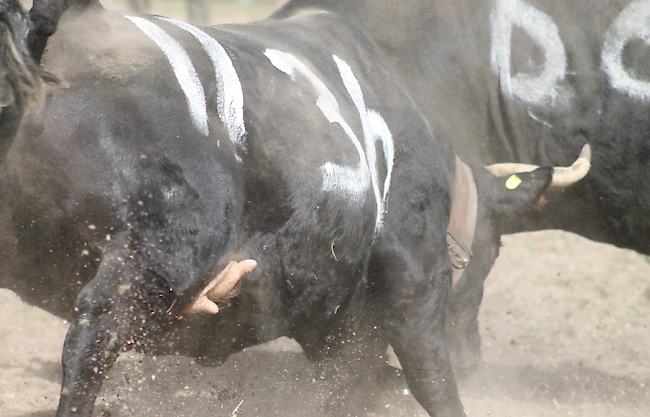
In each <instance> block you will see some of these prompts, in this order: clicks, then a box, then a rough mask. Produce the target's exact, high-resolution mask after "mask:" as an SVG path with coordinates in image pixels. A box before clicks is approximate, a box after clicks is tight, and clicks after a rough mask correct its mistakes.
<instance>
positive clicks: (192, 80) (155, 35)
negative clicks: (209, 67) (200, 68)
mask: <svg viewBox="0 0 650 417" xmlns="http://www.w3.org/2000/svg"><path fill="white" fill-rule="evenodd" d="M125 17H126V18H127V19H129V20H130V21H131V22H133V24H134V25H136V26H137V27H138V28H139V29H140V30H141V31H142V32H144V34H145V35H147V36H148V37H149V38H150V39H151V40H152V41H153V42H154V43H155V44H156V45H158V47H159V48H160V49H161V50H162V52H163V53H164V54H165V56H166V57H167V60H168V61H169V64H170V65H171V67H172V69H173V71H174V74H175V75H176V79H177V80H178V84H179V85H180V86H181V89H182V90H183V93H184V94H185V98H186V100H187V105H188V108H189V112H190V117H191V118H192V123H193V124H194V127H196V128H197V129H198V130H199V131H200V132H201V133H203V134H204V135H206V136H207V135H208V134H209V133H210V131H209V128H208V112H207V105H206V100H205V92H204V91H203V86H202V85H201V81H200V80H199V76H198V75H197V73H196V69H195V68H194V65H192V61H191V60H190V57H189V55H188V54H187V52H186V51H185V49H183V47H182V46H181V45H180V44H179V43H178V42H176V41H175V40H174V39H173V38H172V37H171V36H169V35H168V34H167V33H166V32H165V31H163V30H162V29H160V28H159V27H158V26H156V25H154V24H153V23H151V22H149V21H148V20H145V19H143V18H141V17H136V16H125Z"/></svg>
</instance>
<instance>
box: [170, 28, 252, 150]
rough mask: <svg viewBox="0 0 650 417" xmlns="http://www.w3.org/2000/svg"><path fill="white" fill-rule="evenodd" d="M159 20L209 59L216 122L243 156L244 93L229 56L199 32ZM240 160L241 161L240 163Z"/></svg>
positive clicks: (244, 134)
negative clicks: (188, 37) (188, 36)
mask: <svg viewBox="0 0 650 417" xmlns="http://www.w3.org/2000/svg"><path fill="white" fill-rule="evenodd" d="M158 19H160V20H164V21H165V22H169V23H171V24H173V25H175V26H177V27H179V28H180V29H183V30H185V31H187V32H189V33H190V34H192V36H194V37H195V38H196V40H198V41H199V43H200V44H201V46H202V47H203V49H204V50H205V52H206V53H207V54H208V57H210V61H212V65H213V66H214V72H215V78H216V82H217V111H218V113H219V118H220V119H221V121H222V122H223V124H224V126H225V127H226V130H227V131H228V136H229V137H230V140H231V141H232V142H233V143H234V144H235V145H236V146H237V148H239V149H240V150H242V151H244V152H246V151H247V146H246V126H245V123H244V93H243V90H242V86H241V82H240V80H239V76H238V75H237V71H236V70H235V66H234V65H233V63H232V61H231V60H230V56H228V53H227V52H226V50H225V49H224V48H223V46H221V44H219V42H217V40H216V39H214V38H212V37H211V36H209V35H208V34H206V33H205V32H204V31H202V30H201V29H199V28H197V27H194V26H192V25H188V24H187V23H183V22H179V21H177V20H173V19H169V18H166V17H158ZM239 160H240V161H241V159H239Z"/></svg>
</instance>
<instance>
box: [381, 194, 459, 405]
mask: <svg viewBox="0 0 650 417" xmlns="http://www.w3.org/2000/svg"><path fill="white" fill-rule="evenodd" d="M420 207H422V206H420ZM406 216H407V217H408V218H409V220H408V221H409V222H410V226H409V225H408V224H407V225H406V227H401V228H399V229H398V230H394V231H392V233H390V232H391V230H390V224H387V225H386V226H385V227H386V228H387V229H388V230H385V232H386V233H384V234H383V236H382V238H381V239H380V241H379V242H378V245H377V250H376V251H375V252H374V253H373V256H372V259H371V263H370V270H369V273H368V276H369V280H370V282H369V291H370V300H371V302H372V304H373V305H374V307H375V309H376V310H377V312H378V316H379V320H380V323H381V325H382V327H383V328H384V329H385V331H386V335H387V337H388V339H389V341H390V343H391V345H392V346H393V348H394V350H395V353H396V354H397V357H398V358H399V360H400V362H401V364H402V367H403V371H404V375H405V377H406V380H407V383H408V386H409V388H410V390H411V392H412V394H413V396H414V397H415V399H416V400H417V401H418V402H419V403H420V404H421V405H422V406H423V407H424V408H425V409H426V410H427V411H428V412H429V414H430V415H432V416H436V417H442V416H444V417H459V416H463V415H464V412H463V407H462V404H461V402H460V399H459V394H458V388H457V385H456V378H455V376H454V372H453V370H452V367H451V362H450V359H449V353H448V346H447V339H446V334H445V320H446V316H447V308H448V303H449V295H450V291H451V262H450V260H449V258H448V256H447V254H446V250H447V249H446V241H445V237H444V228H443V229H442V230H440V233H432V232H431V229H434V228H433V227H426V225H427V224H433V225H435V226H436V227H437V226H439V225H440V224H442V225H444V224H445V223H444V219H443V221H440V219H437V220H436V219H435V216H431V215H430V214H427V211H426V210H425V211H420V210H415V209H414V210H410V211H409V212H408V214H406ZM441 217H444V216H441ZM414 225H417V226H418V227H411V226H414Z"/></svg>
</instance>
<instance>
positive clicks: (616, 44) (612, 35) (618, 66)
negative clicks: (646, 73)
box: [602, 0, 650, 102]
mask: <svg viewBox="0 0 650 417" xmlns="http://www.w3.org/2000/svg"><path fill="white" fill-rule="evenodd" d="M649 22H650V1H648V0H637V1H633V2H631V3H630V4H629V5H628V6H627V7H626V8H625V9H623V11H622V12H621V14H620V15H619V16H618V17H617V18H616V20H615V21H614V23H613V24H612V27H611V28H610V29H609V30H608V31H607V34H606V35H605V43H604V44H603V52H602V67H603V71H605V73H606V74H607V77H608V78H609V82H610V84H611V85H612V87H614V88H615V89H616V90H618V91H620V92H622V93H624V94H627V95H629V96H630V97H631V98H633V99H636V100H641V101H646V102H647V101H650V82H648V81H644V80H641V79H639V78H636V77H634V76H633V75H632V74H630V72H629V71H627V70H626V69H625V67H624V65H623V49H624V48H625V45H626V44H627V43H628V42H629V41H630V40H631V39H634V38H638V39H641V40H643V41H644V42H645V43H646V45H649V46H650V23H649Z"/></svg>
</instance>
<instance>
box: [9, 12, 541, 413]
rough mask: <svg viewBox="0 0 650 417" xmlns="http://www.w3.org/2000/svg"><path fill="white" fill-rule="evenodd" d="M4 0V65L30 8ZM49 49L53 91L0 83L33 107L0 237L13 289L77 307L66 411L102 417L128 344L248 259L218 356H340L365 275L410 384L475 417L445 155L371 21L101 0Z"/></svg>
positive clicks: (221, 318)
mask: <svg viewBox="0 0 650 417" xmlns="http://www.w3.org/2000/svg"><path fill="white" fill-rule="evenodd" d="M2 7H3V14H2V16H3V18H4V20H5V22H7V24H6V25H5V27H4V28H5V29H6V30H13V31H14V32H13V33H8V35H11V37H10V36H7V33H6V31H5V36H4V37H3V38H2V42H3V46H4V51H3V52H4V54H5V56H3V64H4V65H5V66H7V68H8V70H9V69H10V68H9V67H10V65H9V64H13V61H14V58H15V57H14V56H13V54H12V52H13V51H15V50H19V51H24V46H22V47H21V48H18V49H17V48H15V47H14V48H12V47H10V46H11V45H13V46H16V44H17V39H16V38H19V37H20V36H21V35H22V36H24V34H25V33H24V29H25V21H24V20H23V19H21V18H22V15H21V14H20V13H19V11H18V9H17V7H18V6H17V4H16V3H14V2H13V1H8V2H5V3H3V4H2ZM341 40H345V42H341ZM10 41H11V44H10ZM18 46H20V45H18ZM20 58H21V59H23V60H28V57H26V56H24V54H23V55H21V56H20ZM43 62H44V65H45V66H46V67H47V70H48V71H50V72H51V73H53V74H56V76H57V78H58V79H59V80H60V81H59V83H58V84H57V85H53V86H49V87H47V89H46V92H47V97H46V98H45V102H44V103H43V104H42V105H41V106H39V104H38V103H37V102H33V103H32V106H31V107H30V106H27V104H29V100H28V96H27V95H26V94H24V93H23V90H22V89H21V88H20V86H19V85H17V83H16V82H14V81H13V80H12V79H8V80H7V82H6V84H5V86H6V87H7V88H8V87H11V88H12V91H13V92H14V95H15V96H16V97H17V101H18V102H20V103H23V104H24V106H23V107H22V108H23V109H24V111H25V114H24V115H23V118H22V123H21V124H20V126H19V128H18V131H17V132H16V133H15V135H13V134H12V135H9V136H8V135H4V136H5V137H3V141H4V142H3V145H4V147H3V153H2V155H1V161H2V165H1V168H0V169H1V171H0V172H1V173H2V175H1V177H0V178H1V182H0V190H1V191H2V195H3V199H2V205H1V209H0V210H2V217H1V218H2V221H1V222H0V236H2V244H1V246H0V251H1V254H2V259H3V261H2V268H3V271H2V272H3V273H2V285H3V286H4V287H8V288H11V289H12V290H14V291H15V292H16V293H17V294H19V295H20V296H21V297H22V298H23V299H25V300H26V301H28V302H30V303H32V304H35V305H39V306H41V307H44V308H46V309H47V310H49V311H51V312H53V313H56V314H58V315H60V316H62V317H67V318H69V319H70V320H71V326H70V330H69V332H68V334H67V336H66V340H65V345H64V349H63V365H64V379H63V387H62V393H61V400H60V405H59V408H58V412H57V415H58V416H60V417H61V416H72V415H90V413H91V410H92V407H93V403H94V401H95V397H96V395H97V392H98V390H99V388H100V386H101V383H102V380H103V378H104V374H105V373H106V372H107V371H108V370H109V369H110V368H111V366H112V364H113V362H114V361H115V359H116V357H117V356H118V354H119V352H120V351H122V350H124V349H128V348H133V347H137V346H139V345H141V344H143V341H144V340H147V339H150V338H152V339H155V333H156V332H157V330H160V329H161V328H165V329H166V328H168V327H174V326H176V327H181V328H182V327H184V326H185V324H184V322H180V323H179V320H178V319H177V318H176V316H178V315H179V314H181V313H184V312H186V311H187V310H186V307H187V306H188V305H190V304H191V302H192V301H193V300H195V299H196V298H197V297H199V295H200V294H201V293H202V292H205V289H206V286H208V285H209V283H210V282H213V280H214V278H215V276H219V275H220V272H221V271H224V272H223V275H226V276H227V277H228V278H226V281H228V282H226V283H224V284H223V285H222V282H221V281H220V280H219V279H217V281H216V282H215V284H216V285H217V287H216V289H215V291H216V292H217V293H224V292H227V290H228V289H229V288H230V287H231V286H232V283H233V281H236V280H237V279H238V278H239V277H240V276H242V275H243V274H244V273H246V272H248V271H250V270H251V269H253V266H254V263H253V261H252V260H255V261H257V268H256V269H255V270H254V271H253V272H251V273H250V274H249V275H248V276H247V277H246V278H245V279H243V280H241V287H240V290H239V293H238V296H237V297H235V298H233V299H231V301H230V303H231V305H230V306H229V307H228V308H222V309H221V311H220V312H219V314H218V315H216V316H209V317H210V320H211V323H212V328H211V330H214V331H215V333H213V334H212V335H211V336H212V338H211V340H210V343H211V349H212V350H213V351H216V352H220V354H222V355H227V354H229V353H232V352H234V351H237V350H240V349H242V348H244V347H246V346H249V345H253V344H258V343H262V342H265V341H268V340H272V339H274V338H277V337H279V336H283V335H287V336H291V337H293V338H295V339H296V340H298V341H299V342H300V343H301V345H302V346H303V348H304V349H305V351H306V352H307V354H308V355H309V356H310V357H312V358H313V359H317V360H321V361H324V362H327V361H329V360H330V356H332V355H333V354H332V353H329V352H332V351H335V350H336V349H335V346H336V343H337V340H333V339H332V335H339V334H342V335H341V336H340V337H344V336H343V335H345V329H346V327H345V326H344V325H345V323H346V318H347V317H348V314H347V311H348V306H349V304H350V301H351V299H352V298H353V295H354V294H355V292H356V291H357V289H358V287H359V286H360V285H362V283H365V282H366V281H365V280H366V279H367V285H366V286H365V287H364V288H365V289H364V290H363V291H362V292H361V293H363V294H365V295H366V297H367V300H368V301H367V303H368V306H369V307H368V310H367V314H368V315H372V316H373V317H372V318H373V324H374V325H376V326H377V327H378V331H381V336H382V337H385V340H386V341H387V342H388V341H389V342H390V343H391V344H392V346H393V347H394V349H395V351H396V353H397V355H398V356H399V359H400V361H401V363H402V364H403V366H404V370H405V374H406V376H407V379H408V383H409V386H410V388H411V390H412V392H413V394H414V396H415V397H416V398H417V399H418V401H419V402H420V403H421V404H422V406H423V407H424V408H425V409H426V410H427V411H428V412H429V413H430V414H431V415H436V416H461V415H463V409H462V405H461V403H460V400H459V398H458V391H457V388H456V383H455V377H454V374H453V371H452V369H451V366H450V363H449V358H448V354H447V344H446V339H445V332H444V323H445V312H446V309H447V302H448V295H449V290H450V288H451V270H452V266H451V262H450V260H449V257H448V255H447V243H446V228H447V224H448V223H449V209H450V204H451V198H450V193H451V191H450V187H449V183H448V179H447V172H448V171H449V170H450V169H451V167H453V163H454V159H453V155H452V154H450V153H449V149H447V148H445V147H442V146H439V145H438V144H437V142H436V141H435V140H434V139H433V138H432V136H431V133H430V131H429V129H428V126H427V123H426V122H425V121H424V120H423V119H422V118H421V116H420V114H419V112H418V111H417V109H416V108H415V107H414V105H413V104H412V102H411V101H410V99H409V97H408V96H407V95H406V94H404V93H403V92H402V91H401V90H400V89H399V88H398V87H397V86H398V83H397V82H396V80H395V79H394V77H393V76H392V74H391V73H390V72H389V71H387V70H386V69H385V66H384V64H383V61H382V59H381V58H380V57H379V56H378V55H377V53H376V52H375V49H374V48H373V47H372V45H371V44H370V43H369V42H368V41H367V40H366V39H365V38H364V37H363V36H362V34H361V33H360V32H358V31H357V30H356V29H355V28H353V27H351V26H349V25H348V24H346V23H344V22H343V21H342V20H341V19H339V18H337V17H335V16H332V15H314V16H308V17H305V18H296V19H289V20H287V21H286V22H268V23H261V24H255V25H244V26H226V27H222V28H219V29H217V28H204V29H199V28H196V27H194V26H189V25H186V24H183V23H180V22H177V21H173V20H169V19H165V18H161V17H138V16H123V15H121V14H118V13H113V12H109V11H106V10H104V9H103V8H102V7H101V6H100V5H99V4H98V3H97V4H93V5H90V6H88V7H83V8H80V9H79V10H73V9H69V10H68V12H67V13H66V14H65V15H64V17H63V20H62V22H61V25H60V27H59V29H58V32H57V35H55V36H54V37H53V38H51V39H50V42H49V44H48V51H47V53H46V54H45V55H44V58H43ZM4 73H6V72H4ZM29 74H30V75H32V76H33V74H34V71H30V72H29ZM37 84H38V83H37ZM36 87H38V85H37V86H36ZM42 88H45V87H42ZM32 101H33V100H32ZM5 104H6V106H7V107H6V108H5V109H3V112H2V115H1V116H3V118H4V117H5V116H6V117H8V118H10V119H11V120H13V121H14V122H15V120H14V119H16V117H17V116H16V114H13V113H7V114H5V110H9V109H11V106H10V103H9V102H6V103H5ZM3 133H4V132H3ZM8 133H13V132H8ZM531 176H534V175H531ZM537 176H538V177H539V178H540V180H539V181H537V182H539V183H541V187H542V188H543V187H545V186H546V185H547V184H548V182H549V180H550V169H546V170H542V172H541V173H540V174H539V175H537ZM248 259H250V260H251V261H246V260H248ZM229 269H234V270H235V273H234V278H233V274H232V273H230V274H229V273H228V270H229ZM201 300H202V301H201V305H207V310H212V312H216V308H214V305H213V304H211V302H209V301H208V300H207V299H205V298H202V299H201ZM222 307H223V305H222ZM373 307H374V308H373ZM190 321H191V320H190ZM348 327H349V326H348ZM341 329H343V330H341ZM370 330H372V328H370ZM378 337H379V336H378ZM334 339H337V338H336V337H335V338H334ZM344 341H345V339H344V340H343V341H342V342H344ZM326 344H329V345H332V346H333V348H332V349H330V350H327V349H325V345H326ZM332 360H333V359H332Z"/></svg>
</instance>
